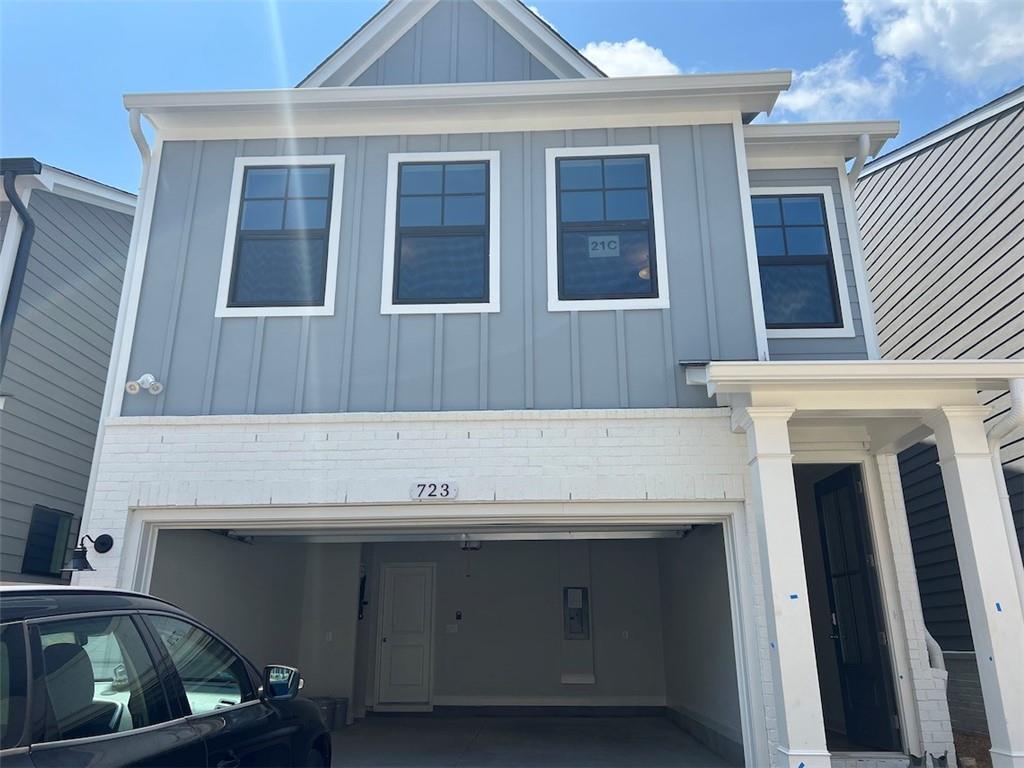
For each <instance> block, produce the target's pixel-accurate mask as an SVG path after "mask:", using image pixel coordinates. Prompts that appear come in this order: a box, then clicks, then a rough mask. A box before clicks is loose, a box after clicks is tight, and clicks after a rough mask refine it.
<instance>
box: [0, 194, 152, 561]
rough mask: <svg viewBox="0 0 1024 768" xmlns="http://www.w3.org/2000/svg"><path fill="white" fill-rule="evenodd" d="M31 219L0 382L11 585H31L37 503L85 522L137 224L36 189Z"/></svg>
mask: <svg viewBox="0 0 1024 768" xmlns="http://www.w3.org/2000/svg"><path fill="white" fill-rule="evenodd" d="M29 213H30V214H31V216H32V217H33V219H34V220H35V222H36V233H35V238H34V240H33V243H32V249H31V253H30V257H29V262H28V268H27V271H26V273H25V282H24V286H23V289H22V294H21V301H20V303H19V306H18V314H17V317H16V319H15V324H14V331H13V335H12V337H11V346H10V351H9V355H8V359H7V363H6V366H5V368H4V371H3V376H2V378H0V394H3V395H4V396H5V401H4V408H3V412H2V415H0V419H2V425H0V471H2V475H3V482H2V483H0V505H2V507H0V509H2V519H3V535H2V536H0V542H2V544H0V546H2V563H0V571H2V573H0V578H2V579H3V580H5V581H10V580H21V579H29V578H31V577H22V576H21V559H22V555H23V554H24V550H25V538H26V535H27V533H28V528H29V523H30V521H31V517H32V507H33V505H35V504H41V505H44V506H47V507H52V508H56V509H60V510H63V511H66V512H70V513H72V514H74V515H75V516H76V517H80V516H81V514H82V505H83V503H84V501H85V491H86V485H87V483H88V481H89V467H90V463H91V461H92V451H93V444H94V442H95V439H96V427H97V423H98V421H99V414H100V403H101V400H102V397H103V388H104V385H105V379H106V370H107V363H108V360H109V356H110V347H111V340H112V338H113V334H114V324H115V321H116V317H117V306H118V300H119V297H120V291H121V281H122V279H123V276H124V264H125V256H126V254H127V252H128V240H129V237H130V233H131V225H132V219H131V216H128V215H125V214H121V213H115V212H112V211H110V210H107V209H103V208H99V207H96V206H91V205H87V204H85V203H82V202H78V201H76V200H69V199H67V198H64V197H59V196H57V195H54V194H51V193H49V192H46V191H43V190H38V189H37V190H34V191H33V192H32V195H31V198H30V202H29ZM77 529H78V523H77V521H76V523H75V524H74V525H73V526H72V534H74V533H75V532H76V531H77Z"/></svg>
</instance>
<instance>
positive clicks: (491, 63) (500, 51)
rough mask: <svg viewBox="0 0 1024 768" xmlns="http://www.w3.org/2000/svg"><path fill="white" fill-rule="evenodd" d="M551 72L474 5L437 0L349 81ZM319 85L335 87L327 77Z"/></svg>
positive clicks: (543, 76)
mask: <svg viewBox="0 0 1024 768" xmlns="http://www.w3.org/2000/svg"><path fill="white" fill-rule="evenodd" d="M554 77H555V75H554V74H553V73H552V72H551V70H550V69H548V68H547V67H546V66H544V65H543V64H541V62H540V61H538V60H537V58H536V57H535V56H534V55H533V54H531V53H530V52H529V51H527V50H526V48H524V47H523V46H522V44H521V43H519V42H518V41H517V40H515V39H514V38H513V37H512V36H511V35H510V34H509V33H508V32H506V31H505V30H504V28H503V27H501V25H499V24H497V23H496V22H495V21H494V19H492V18H491V17H490V16H489V15H488V14H487V13H485V12H484V11H483V10H482V9H481V8H480V7H479V6H478V5H477V4H476V3H473V2H460V1H459V0H441V2H439V3H438V4H437V5H436V6H434V7H433V8H432V9H431V10H430V11H428V12H427V14H426V15H425V16H424V17H423V18H422V19H420V20H419V22H417V23H416V24H415V25H414V26H413V27H412V29H410V30H409V31H408V32H406V33H405V34H404V35H403V36H402V37H401V38H399V40H398V42H396V43H395V44H394V45H393V46H391V48H389V49H388V50H387V52H385V53H384V55H383V56H381V57H380V58H379V59H377V61H375V62H374V63H373V64H372V65H370V67H369V69H367V70H366V71H365V72H363V74H361V75H360V76H359V77H357V78H356V79H355V81H354V82H353V83H352V85H408V84H420V83H478V82H495V81H506V80H550V79H553V78H554ZM324 85H338V83H336V82H332V81H330V80H328V81H327V82H325V83H324Z"/></svg>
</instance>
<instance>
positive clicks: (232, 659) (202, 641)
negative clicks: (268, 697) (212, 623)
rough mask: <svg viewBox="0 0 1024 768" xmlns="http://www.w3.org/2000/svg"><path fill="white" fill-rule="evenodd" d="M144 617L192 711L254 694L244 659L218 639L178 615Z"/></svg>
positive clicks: (200, 712)
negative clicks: (170, 663)
mask: <svg viewBox="0 0 1024 768" xmlns="http://www.w3.org/2000/svg"><path fill="white" fill-rule="evenodd" d="M147 618H148V619H149V621H150V623H151V624H152V625H153V628H154V629H155V630H156V633H157V635H158V636H159V638H160V640H161V641H162V642H163V644H164V647H165V648H166V649H167V653H168V654H169V655H170V657H171V661H173V662H174V666H175V668H176V669H177V670H178V676H179V677H180V678H181V684H182V686H183V687H184V689H185V698H186V699H188V705H189V708H190V709H191V710H192V714H193V715H203V714H206V713H207V712H213V711H214V710H216V709H222V708H224V707H232V706H234V705H236V704H240V703H242V702H243V701H250V700H252V699H253V698H255V694H254V692H253V690H252V684H251V682H250V680H249V675H248V673H247V672H246V669H245V662H244V661H242V659H241V658H239V657H238V656H237V655H235V653H233V652H232V651H231V649H229V648H228V647H227V646H226V645H224V644H223V643H222V642H220V641H219V640H217V639H216V638H215V637H212V636H211V635H209V634H208V633H206V632H204V631H203V630H201V629H200V628H199V627H197V626H195V625H194V624H189V623H188V622H185V621H181V620H180V619H175V618H171V617H170V616H148V617H147Z"/></svg>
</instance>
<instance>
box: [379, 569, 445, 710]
mask: <svg viewBox="0 0 1024 768" xmlns="http://www.w3.org/2000/svg"><path fill="white" fill-rule="evenodd" d="M412 567H415V568H426V569H427V570H429V571H430V610H429V611H427V623H428V624H429V627H428V628H427V631H426V633H425V634H426V638H427V642H428V643H429V644H430V652H429V654H428V656H429V658H428V659H426V660H425V661H426V664H425V667H426V673H427V700H426V701H417V702H409V703H406V702H394V701H389V702H382V701H381V700H380V695H381V687H382V685H381V678H382V676H383V674H384V667H383V665H382V664H381V657H382V656H383V655H384V644H383V643H382V642H381V640H380V638H381V636H382V635H383V632H384V617H385V615H386V611H385V608H386V607H387V606H386V603H385V601H386V600H387V578H385V575H384V574H385V572H386V571H387V570H388V569H389V568H412ZM377 589H378V595H377V605H378V606H379V609H378V610H377V633H376V635H375V636H374V638H373V640H374V643H375V644H376V649H375V654H374V662H373V667H374V671H375V672H376V674H375V675H374V685H373V706H374V708H375V709H376V708H379V709H380V711H382V712H383V711H388V712H423V711H427V712H429V711H431V710H432V709H433V708H434V646H435V645H437V643H436V642H435V640H434V615H435V614H436V613H437V563H434V562H388V563H379V564H378V565H377Z"/></svg>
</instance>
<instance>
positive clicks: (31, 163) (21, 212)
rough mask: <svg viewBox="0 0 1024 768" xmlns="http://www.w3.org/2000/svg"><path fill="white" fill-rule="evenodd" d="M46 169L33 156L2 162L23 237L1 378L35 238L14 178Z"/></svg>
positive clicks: (0, 354)
mask: <svg viewBox="0 0 1024 768" xmlns="http://www.w3.org/2000/svg"><path fill="white" fill-rule="evenodd" d="M42 170H43V166H42V163H40V162H39V161H38V160H36V159H35V158H34V157H14V158H8V159H5V160H0V171H2V172H3V175H4V181H3V184H4V193H5V194H6V195H7V199H8V200H10V202H11V207H12V208H13V209H14V211H15V212H16V213H17V214H18V218H19V219H21V234H20V235H19V237H18V250H17V253H16V254H15V256H14V269H13V270H12V271H11V285H10V288H9V289H8V290H7V299H6V301H4V311H3V316H2V317H0V376H2V375H3V372H4V367H5V366H6V364H7V351H8V350H9V349H10V346H11V334H12V333H13V332H14V318H15V317H16V316H17V314H18V302H19V301H20V300H21V286H22V285H23V284H24V283H25V271H26V269H27V268H28V254H29V251H30V250H31V249H32V237H33V235H35V232H36V224H35V222H34V221H32V217H31V216H29V214H28V208H26V207H25V204H24V203H23V202H22V201H21V198H20V197H18V192H17V190H16V189H15V183H14V182H15V179H16V178H17V177H18V176H38V175H39V174H40V173H42Z"/></svg>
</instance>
